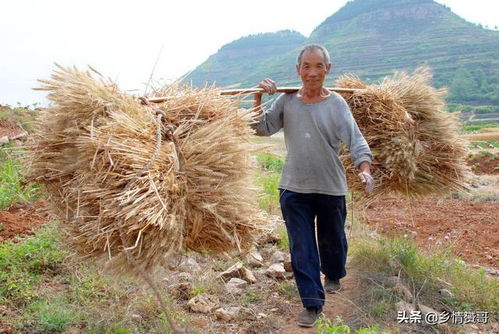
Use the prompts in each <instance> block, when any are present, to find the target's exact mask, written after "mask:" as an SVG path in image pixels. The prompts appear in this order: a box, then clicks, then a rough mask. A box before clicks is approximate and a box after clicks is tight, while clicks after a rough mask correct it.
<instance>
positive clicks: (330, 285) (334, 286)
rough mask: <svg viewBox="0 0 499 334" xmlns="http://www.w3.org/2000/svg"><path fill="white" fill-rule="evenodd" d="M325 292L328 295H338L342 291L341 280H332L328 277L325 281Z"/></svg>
mask: <svg viewBox="0 0 499 334" xmlns="http://www.w3.org/2000/svg"><path fill="white" fill-rule="evenodd" d="M324 290H326V292H327V293H336V292H338V291H340V290H341V285H340V280H339V279H330V278H329V277H327V276H326V279H325V281H324Z"/></svg>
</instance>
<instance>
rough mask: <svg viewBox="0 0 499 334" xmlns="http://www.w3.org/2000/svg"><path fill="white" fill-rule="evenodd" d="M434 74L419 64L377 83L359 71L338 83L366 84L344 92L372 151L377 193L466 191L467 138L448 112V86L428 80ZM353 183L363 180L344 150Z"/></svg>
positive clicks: (347, 85) (355, 185)
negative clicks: (411, 70) (409, 71)
mask: <svg viewBox="0 0 499 334" xmlns="http://www.w3.org/2000/svg"><path fill="white" fill-rule="evenodd" d="M430 80H431V73H430V71H429V69H427V68H419V69H417V70H416V71H414V73H412V74H410V75H409V74H406V73H402V72H400V73H396V74H395V75H394V76H393V77H387V78H385V79H384V80H383V82H382V83H381V84H379V85H374V84H373V85H367V84H365V83H363V82H362V81H361V80H360V79H359V78H358V77H355V76H342V77H340V78H339V79H338V81H337V85H338V86H339V87H345V88H364V89H365V90H364V91H357V92H354V93H342V95H343V96H344V97H345V99H346V101H347V103H348V104H349V106H350V108H351V110H352V113H353V116H354V118H355V120H356V121H357V123H358V125H359V128H360V129H361V131H362V133H363V134H364V137H365V138H366V140H367V142H368V143H369V145H370V147H371V149H372V152H373V156H374V161H373V168H372V170H373V173H374V178H375V179H376V180H377V185H376V188H375V191H374V194H373V195H374V196H373V197H372V198H376V197H377V196H380V195H382V194H384V193H389V192H398V193H400V194H403V195H407V196H410V197H416V196H421V195H428V194H445V193H448V192H450V191H456V190H462V189H463V187H465V185H466V180H467V176H468V172H469V169H468V167H467V165H466V163H465V158H466V143H465V142H464V141H463V140H461V139H460V138H459V136H458V131H457V130H458V122H457V120H456V118H455V117H454V115H453V114H451V113H448V112H445V111H444V106H445V105H444V101H443V95H444V94H445V90H443V89H435V88H434V87H432V86H431V84H430ZM341 158H342V161H343V163H344V165H345V166H346V167H347V176H348V181H349V184H350V185H351V188H352V189H353V190H355V191H359V192H361V191H362V189H363V186H362V184H361V183H360V181H359V180H358V178H357V175H356V174H357V173H356V171H355V170H354V168H353V167H352V164H351V161H350V158H349V156H348V154H347V152H346V150H343V152H342V154H341Z"/></svg>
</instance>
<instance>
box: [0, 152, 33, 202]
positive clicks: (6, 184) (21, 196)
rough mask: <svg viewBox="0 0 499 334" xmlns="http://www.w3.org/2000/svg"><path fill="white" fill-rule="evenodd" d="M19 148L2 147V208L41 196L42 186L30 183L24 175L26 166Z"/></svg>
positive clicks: (0, 173)
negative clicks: (23, 163)
mask: <svg viewBox="0 0 499 334" xmlns="http://www.w3.org/2000/svg"><path fill="white" fill-rule="evenodd" d="M20 154H22V151H21V150H20V149H18V148H12V147H4V148H0V210H4V209H6V208H8V207H9V206H10V205H12V204H13V203H16V202H21V203H27V202H30V201H33V200H35V199H37V198H39V197H40V196H41V191H40V186H39V185H38V184H34V183H28V182H27V181H26V180H25V178H24V177H23V176H22V173H23V171H24V168H23V166H22V164H21V162H20V161H19V158H18V156H19V155H20Z"/></svg>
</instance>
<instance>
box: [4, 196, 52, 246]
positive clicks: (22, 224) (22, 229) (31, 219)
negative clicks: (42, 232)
mask: <svg viewBox="0 0 499 334" xmlns="http://www.w3.org/2000/svg"><path fill="white" fill-rule="evenodd" d="M47 204H48V203H47V201H44V200H43V201H38V202H36V203H33V204H15V205H12V206H11V207H10V208H9V209H7V210H5V211H0V242H3V241H5V240H8V239H12V238H14V237H15V236H17V235H30V234H33V233H34V231H35V230H36V228H37V227H39V226H40V225H42V224H44V223H46V222H48V221H49V220H50V217H49V214H48V213H47Z"/></svg>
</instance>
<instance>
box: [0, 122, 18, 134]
mask: <svg viewBox="0 0 499 334" xmlns="http://www.w3.org/2000/svg"><path fill="white" fill-rule="evenodd" d="M21 133H23V129H21V128H20V127H19V126H18V125H16V124H15V123H12V122H9V121H2V120H0V138H1V137H4V136H7V137H9V138H12V137H15V136H17V135H20V134H21Z"/></svg>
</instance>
